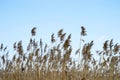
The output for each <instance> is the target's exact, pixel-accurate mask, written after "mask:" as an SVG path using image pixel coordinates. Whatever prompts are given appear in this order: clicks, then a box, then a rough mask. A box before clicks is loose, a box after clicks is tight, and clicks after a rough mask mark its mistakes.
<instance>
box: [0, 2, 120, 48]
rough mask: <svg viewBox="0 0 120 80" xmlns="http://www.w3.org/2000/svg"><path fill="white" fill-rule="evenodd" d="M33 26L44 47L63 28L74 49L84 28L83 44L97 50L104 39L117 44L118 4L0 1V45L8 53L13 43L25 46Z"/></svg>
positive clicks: (118, 39) (118, 37)
mask: <svg viewBox="0 0 120 80" xmlns="http://www.w3.org/2000/svg"><path fill="white" fill-rule="evenodd" d="M34 26H35V27H37V39H38V40H39V38H43V39H44V42H46V43H47V42H48V41H50V35H51V34H52V33H57V31H58V30H59V29H61V28H63V29H64V31H65V32H67V33H68V34H69V33H71V34H72V45H73V47H74V48H78V46H79V38H80V31H81V28H80V27H81V26H85V28H86V30H87V34H88V36H87V37H86V42H90V41H91V40H94V43H95V46H94V48H95V49H96V50H97V49H99V48H100V47H101V48H102V46H101V45H102V44H103V42H104V41H105V40H107V39H111V38H114V40H115V42H120V0H0V43H4V44H5V45H8V48H9V49H11V47H12V44H13V43H14V42H15V41H19V40H22V41H23V44H26V43H27V42H28V41H29V38H30V36H31V34H30V30H31V28H32V27H34Z"/></svg>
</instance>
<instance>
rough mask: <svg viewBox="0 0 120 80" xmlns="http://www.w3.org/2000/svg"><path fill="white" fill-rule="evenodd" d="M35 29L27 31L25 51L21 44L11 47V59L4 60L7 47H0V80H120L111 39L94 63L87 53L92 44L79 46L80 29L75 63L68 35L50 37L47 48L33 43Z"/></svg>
mask: <svg viewBox="0 0 120 80" xmlns="http://www.w3.org/2000/svg"><path fill="white" fill-rule="evenodd" d="M36 29H37V28H36V27H34V28H33V29H32V30H31V38H30V42H29V44H28V46H27V50H24V49H23V46H22V41H19V42H15V43H14V44H13V48H14V51H15V54H14V56H13V58H12V59H9V58H8V57H9V56H8V54H9V52H8V51H7V47H4V45H3V44H1V45H0V52H1V54H3V55H2V56H1V60H0V68H1V69H0V80H119V79H120V67H119V65H120V51H119V50H120V45H119V44H118V43H116V44H114V43H113V39H111V40H110V41H109V40H107V41H105V43H104V44H103V50H99V51H96V54H98V56H99V58H100V60H95V58H94V56H93V55H92V52H91V49H92V46H93V45H94V44H93V43H94V42H93V41H91V42H89V43H85V44H82V41H85V40H84V39H83V37H84V36H86V35H87V33H86V30H85V28H84V27H83V26H82V27H81V32H80V36H81V37H80V47H79V48H78V50H77V51H76V53H75V56H79V60H78V61H74V60H73V59H72V57H71V54H72V53H73V51H72V45H71V34H69V35H67V34H66V33H64V32H63V29H61V30H59V31H58V34H57V36H55V34H52V35H51V44H50V45H48V44H44V42H43V41H42V39H40V41H36V40H35V38H34V36H36ZM55 37H57V38H55ZM82 45H83V47H81V46H82ZM78 53H79V54H78ZM80 55H81V57H80ZM77 62H78V64H77Z"/></svg>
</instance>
